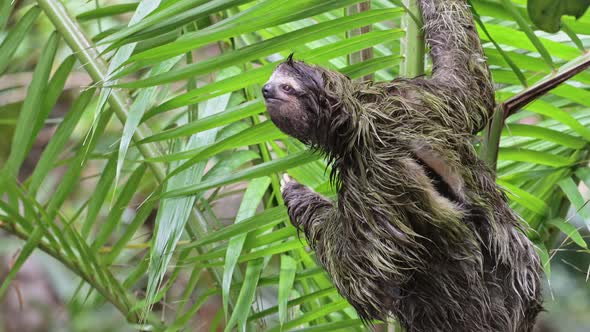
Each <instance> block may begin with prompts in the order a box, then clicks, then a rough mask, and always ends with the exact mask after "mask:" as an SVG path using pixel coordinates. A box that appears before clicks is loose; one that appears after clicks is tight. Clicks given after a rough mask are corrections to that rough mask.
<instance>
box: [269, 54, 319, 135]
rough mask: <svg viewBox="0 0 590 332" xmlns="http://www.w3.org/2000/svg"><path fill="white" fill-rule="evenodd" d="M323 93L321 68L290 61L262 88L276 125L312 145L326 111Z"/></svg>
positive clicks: (280, 67)
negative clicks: (320, 120)
mask: <svg viewBox="0 0 590 332" xmlns="http://www.w3.org/2000/svg"><path fill="white" fill-rule="evenodd" d="M323 89H324V87H323V79H322V74H321V72H320V70H319V69H318V68H315V67H312V66H309V65H306V64H304V63H303V62H299V61H293V60H291V59H289V60H287V61H286V62H283V63H281V64H280V65H279V66H278V67H277V68H276V69H275V71H274V73H273V74H272V76H271V77H270V79H269V80H268V82H266V84H265V85H264V87H263V88H262V95H263V96H264V102H265V104H266V108H267V110H268V113H269V114H270V118H271V120H272V122H274V124H275V125H276V126H277V127H278V128H279V129H280V130H281V131H283V132H284V133H286V134H288V135H291V136H293V137H295V138H297V139H299V140H301V141H302V142H304V143H312V142H313V141H314V137H315V136H316V135H317V130H318V124H319V123H318V121H319V116H320V112H322V111H323V110H322V109H321V100H322V99H321V96H322V93H323ZM324 111H325V110H324Z"/></svg>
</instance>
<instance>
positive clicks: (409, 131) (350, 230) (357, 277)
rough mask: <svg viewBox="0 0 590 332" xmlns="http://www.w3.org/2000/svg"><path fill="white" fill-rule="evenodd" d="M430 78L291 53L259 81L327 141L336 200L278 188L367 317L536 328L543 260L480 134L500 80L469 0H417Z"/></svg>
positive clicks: (281, 123) (276, 115)
mask: <svg viewBox="0 0 590 332" xmlns="http://www.w3.org/2000/svg"><path fill="white" fill-rule="evenodd" d="M419 4H420V7H421V10H422V15H423V18H424V22H425V28H424V29H425V33H426V39H427V41H428V43H429V45H430V53H431V57H432V61H433V70H432V72H433V73H432V77H431V78H429V79H426V78H414V79H396V80H394V81H393V82H390V83H378V84H372V83H370V82H364V83H357V82H353V81H351V80H350V79H348V78H347V77H345V76H343V75H341V74H339V73H337V72H333V71H329V70H326V69H323V68H320V67H315V66H310V65H307V64H304V63H302V62H298V61H293V60H292V59H291V58H289V59H288V60H287V61H286V62H284V63H282V64H281V65H279V66H278V67H277V69H276V70H275V72H274V73H273V75H272V77H271V78H270V80H269V81H268V83H267V84H266V85H265V86H264V88H263V95H264V98H265V102H266V106H267V109H268V112H269V114H270V117H271V119H272V121H273V122H274V123H275V124H276V125H277V126H278V127H279V128H280V129H281V130H282V131H284V132H285V133H287V134H289V135H291V136H293V137H295V138H297V139H299V140H301V141H302V142H304V143H307V144H310V145H311V146H313V147H316V148H318V149H319V150H321V151H323V152H325V154H326V155H327V157H328V160H329V161H330V162H331V163H332V165H333V174H332V176H333V178H334V179H335V182H336V183H337V185H338V186H337V187H338V199H337V202H332V201H330V200H328V199H326V198H324V197H322V196H321V195H319V194H318V193H316V192H314V191H312V190H311V189H309V188H307V187H305V186H302V185H301V184H299V183H297V182H295V181H291V182H289V183H287V184H286V185H285V187H284V189H283V197H284V200H285V204H286V205H287V208H288V212H289V216H290V219H291V222H292V223H293V225H295V226H296V227H297V228H299V229H301V230H302V231H303V232H304V233H305V236H306V238H307V239H308V241H309V244H310V246H311V247H312V248H313V249H314V250H315V251H316V255H317V258H318V260H319V262H320V264H321V265H322V266H323V267H324V268H325V269H326V270H327V272H328V273H329V275H330V277H331V279H332V281H333V283H334V285H335V286H336V288H337V289H338V291H339V292H340V294H341V295H342V296H344V297H345V298H346V299H347V300H348V301H349V302H350V304H352V305H353V306H354V308H355V309H356V310H357V312H358V314H359V316H360V317H361V318H362V319H363V320H364V321H369V320H372V319H381V320H385V319H386V318H387V317H389V316H394V317H395V318H397V319H398V320H399V322H400V323H401V324H402V326H403V327H404V328H405V329H406V330H407V331H410V332H411V331H421V332H430V331H469V332H481V331H499V332H512V331H518V332H520V331H531V330H532V328H533V325H534V321H535V317H536V316H537V314H538V313H539V311H540V310H541V295H540V292H541V289H540V287H541V286H540V281H539V279H540V273H541V269H540V263H539V258H538V256H537V254H536V253H535V250H534V248H533V244H532V243H531V242H530V241H529V240H528V238H527V237H526V236H525V235H524V234H523V233H522V232H521V231H520V230H519V228H521V227H520V223H519V220H518V218H517V216H516V215H515V214H514V212H513V211H512V210H511V209H510V208H509V206H508V204H507V202H506V199H505V196H504V195H503V194H502V193H501V192H500V190H498V188H497V187H496V184H495V181H494V175H493V172H492V171H491V170H490V169H489V168H488V167H486V165H485V164H484V163H483V162H482V161H481V160H479V159H478V158H477V156H476V153H475V151H474V148H473V146H472V138H473V134H474V133H476V132H478V131H479V130H481V129H482V128H483V127H484V126H485V125H486V124H487V122H488V119H489V118H490V116H491V114H492V112H493V110H494V104H495V103H494V89H493V85H492V82H491V78H490V72H489V69H488V67H487V64H486V61H485V58H484V55H483V51H482V48H481V44H480V41H479V38H478V36H477V32H476V30H475V27H474V24H473V20H472V16H471V12H470V8H469V7H468V5H467V3H466V1H465V0H420V1H419Z"/></svg>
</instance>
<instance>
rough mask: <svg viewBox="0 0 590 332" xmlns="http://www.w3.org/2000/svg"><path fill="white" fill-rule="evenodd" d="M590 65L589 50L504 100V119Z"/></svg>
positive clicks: (501, 106) (502, 108)
mask: <svg viewBox="0 0 590 332" xmlns="http://www.w3.org/2000/svg"><path fill="white" fill-rule="evenodd" d="M589 67H590V52H588V51H587V52H586V53H585V54H584V55H582V56H580V57H578V58H576V59H574V60H572V61H570V62H568V63H567V64H565V65H563V66H562V67H561V68H559V70H558V71H557V72H555V73H553V74H551V75H549V76H546V77H545V78H543V79H541V80H540V81H538V82H537V83H535V84H534V85H532V86H530V87H528V88H526V89H525V90H523V91H521V92H520V93H518V94H516V95H514V96H513V97H511V98H509V99H508V100H506V101H504V102H503V103H502V104H501V105H500V108H499V109H501V110H503V112H504V119H506V118H507V117H509V116H511V115H512V114H514V113H516V112H518V111H519V110H520V109H522V108H523V107H525V106H526V105H528V104H529V103H531V102H533V101H535V100H536V99H538V98H540V97H541V96H543V95H545V94H546V93H547V92H549V91H551V90H553V89H555V88H556V87H557V86H559V85H560V84H562V83H563V82H565V81H567V80H569V79H570V78H572V77H574V76H575V75H577V74H579V73H581V72H583V71H584V70H586V69H587V68H589Z"/></svg>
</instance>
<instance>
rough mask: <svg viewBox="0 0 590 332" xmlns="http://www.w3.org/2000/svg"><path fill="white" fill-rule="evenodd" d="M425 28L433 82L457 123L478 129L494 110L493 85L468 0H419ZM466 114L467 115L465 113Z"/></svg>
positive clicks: (457, 124) (473, 129) (471, 130)
mask: <svg viewBox="0 0 590 332" xmlns="http://www.w3.org/2000/svg"><path fill="white" fill-rule="evenodd" d="M419 5H420V7H421V10H422V17H423V19H424V32H425V36H426V40H427V42H428V44H429V45H430V56H431V58H432V63H433V69H432V78H431V83H432V84H433V86H434V88H435V90H438V92H439V95H440V96H443V97H444V99H445V101H447V102H448V103H451V104H452V105H451V108H453V109H457V108H461V109H462V111H466V112H468V114H463V112H461V111H459V112H456V113H455V114H449V115H450V117H451V118H450V119H449V120H453V121H462V122H465V121H469V122H470V123H463V124H462V125H461V124H460V123H455V124H454V125H456V126H460V127H463V128H465V129H468V130H470V133H471V132H476V131H478V130H481V129H482V128H483V127H484V126H485V124H486V123H487V121H488V119H489V117H491V115H492V112H493V110H494V86H493V83H492V80H491V75H490V71H489V69H488V65H487V63H486V58H485V55H484V53H483V49H482V47H481V42H480V40H479V37H478V35H477V30H476V29H475V24H474V22H473V17H472V14H471V9H470V8H469V5H468V4H467V1H466V0H420V1H419ZM466 115H467V116H466Z"/></svg>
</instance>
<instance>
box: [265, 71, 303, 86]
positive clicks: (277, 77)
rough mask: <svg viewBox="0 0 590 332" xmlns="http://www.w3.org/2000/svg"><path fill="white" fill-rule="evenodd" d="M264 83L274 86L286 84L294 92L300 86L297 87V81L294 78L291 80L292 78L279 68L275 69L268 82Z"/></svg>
mask: <svg viewBox="0 0 590 332" xmlns="http://www.w3.org/2000/svg"><path fill="white" fill-rule="evenodd" d="M266 83H267V84H276V85H280V84H288V85H290V86H291V87H292V88H293V89H295V90H300V89H301V85H299V82H297V80H296V79H295V78H293V77H292V76H290V75H288V74H286V73H285V72H283V71H282V70H281V67H280V66H279V67H277V69H276V70H275V71H274V72H273V73H272V75H271V76H270V78H269V79H268V82H266Z"/></svg>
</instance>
